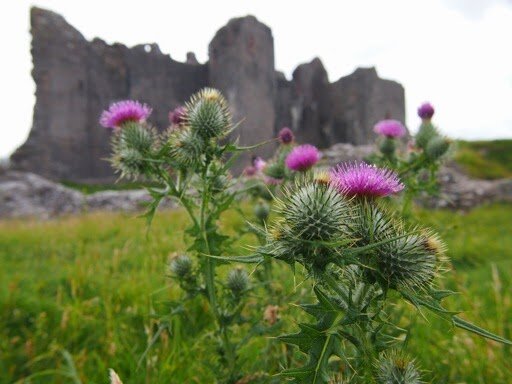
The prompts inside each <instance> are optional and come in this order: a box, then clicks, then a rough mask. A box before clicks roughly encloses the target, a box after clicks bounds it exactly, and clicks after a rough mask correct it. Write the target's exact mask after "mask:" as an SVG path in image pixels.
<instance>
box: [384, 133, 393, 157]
mask: <svg viewBox="0 0 512 384" xmlns="http://www.w3.org/2000/svg"><path fill="white" fill-rule="evenodd" d="M395 150H396V140H395V139H393V138H391V137H385V138H384V140H382V142H381V143H380V151H381V152H382V154H383V155H384V156H386V157H392V156H393V155H394V153H395Z"/></svg>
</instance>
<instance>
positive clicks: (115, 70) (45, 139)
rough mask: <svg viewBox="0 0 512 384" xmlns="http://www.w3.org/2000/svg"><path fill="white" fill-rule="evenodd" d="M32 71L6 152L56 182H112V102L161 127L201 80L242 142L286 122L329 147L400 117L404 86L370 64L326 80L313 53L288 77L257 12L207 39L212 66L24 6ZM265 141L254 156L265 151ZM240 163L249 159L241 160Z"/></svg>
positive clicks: (361, 139) (362, 139)
mask: <svg viewBox="0 0 512 384" xmlns="http://www.w3.org/2000/svg"><path fill="white" fill-rule="evenodd" d="M31 33H32V57H33V63H34V69H33V71H32V76H33V78H34V81H35V83H36V105H35V107H34V119H33V126H32V130H31V132H30V135H29V137H28V139H27V141H26V142H25V144H23V145H22V146H21V147H20V148H19V149H18V150H17V151H16V152H15V153H14V154H13V155H12V157H11V163H12V166H13V167H14V168H15V169H18V170H23V171H30V172H34V173H37V174H40V175H43V176H45V177H48V178H50V179H53V180H72V181H78V182H88V181H94V182H105V181H112V180H113V179H114V176H113V172H112V169H111V168H110V165H109V163H108V162H107V161H105V158H107V157H108V156H109V152H110V148H109V138H108V135H109V132H108V130H105V129H102V128H101V127H100V126H99V124H98V118H99V115H100V113H101V111H102V110H103V109H105V108H106V107H107V106H108V105H109V104H110V103H111V102H112V101H115V100H122V99H136V100H140V101H142V102H146V103H148V104H150V105H151V106H152V107H153V108H154V112H153V114H152V116H151V117H150V122H151V123H154V124H155V125H157V126H158V127H160V128H165V127H166V126H167V125H168V121H167V114H168V111H169V110H170V109H172V108H174V107H176V106H177V105H180V104H182V103H183V102H184V101H185V100H187V99H188V98H189V96H190V95H191V94H192V93H194V92H196V91H197V90H199V89H200V88H202V87H204V86H213V87H217V88H219V89H220V90H221V91H222V92H223V93H224V94H225V95H226V97H227V98H228V100H229V102H230V104H231V106H232V109H233V114H234V120H235V121H240V120H242V119H243V124H242V125H241V127H240V129H239V130H238V131H237V132H236V134H237V135H239V136H240V142H241V143H243V144H247V145H250V144H256V143H258V142H261V141H263V140H267V139H269V138H271V137H272V136H273V135H274V134H275V133H276V132H277V131H278V130H279V129H280V128H281V127H283V126H289V127H291V128H292V129H293V130H294V131H295V132H296V134H297V137H298V139H299V140H300V141H301V142H310V143H312V144H315V145H317V146H319V147H321V148H326V147H328V146H330V145H332V144H334V143H336V142H347V143H353V144H365V143H368V142H370V141H372V138H373V134H372V127H373V125H374V124H375V123H376V122H377V121H378V120H380V119H383V118H385V117H393V118H396V119H399V120H402V121H403V120H404V118H405V101H404V89H403V87H402V86H401V85H400V84H398V83H395V82H392V81H388V80H383V79H380V78H379V77H378V75H377V72H376V70H375V69H374V68H367V69H361V68H360V69H357V70H356V71H355V72H354V73H353V74H351V75H349V76H346V77H342V78H341V79H339V80H338V81H336V82H334V83H329V81H328V76H327V72H326V71H325V69H324V67H323V64H322V62H321V61H320V60H319V59H315V60H313V61H312V62H311V63H306V64H302V65H299V66H298V67H297V69H296V70H295V71H294V72H293V78H292V79H291V80H287V79H286V78H285V77H284V75H283V74H282V73H279V72H276V71H275V67H274V42H273V37H272V32H271V30H270V28H268V27H267V26H266V25H264V24H262V23H260V22H259V21H258V20H257V19H256V18H255V17H253V16H247V17H242V18H236V19H232V20H230V21H229V22H228V24H227V25H226V26H224V27H223V28H221V29H220V30H219V31H218V32H217V33H216V35H215V37H214V38H213V40H212V41H211V43H210V45H209V62H208V63H206V64H199V63H198V62H197V60H196V58H195V56H194V55H193V54H192V53H189V54H188V55H187V61H186V62H185V63H181V62H178V61H175V60H173V59H172V58H171V57H170V56H169V55H165V54H163V53H161V52H160V49H159V48H158V46H157V45H156V44H146V45H138V46H135V47H133V48H128V47H126V46H124V45H122V44H113V45H108V44H106V43H105V42H104V41H102V40H100V39H94V40H93V41H91V42H89V41H87V40H86V39H85V38H84V37H83V36H82V35H81V34H80V32H79V31H77V30H76V29H75V28H73V27H72V26H71V25H69V24H68V23H67V22H66V21H65V20H64V19H63V18H62V17H61V16H59V15H58V14H56V13H53V12H50V11H47V10H43V9H40V8H32V10H31ZM271 151H272V147H271V146H268V147H267V148H261V149H258V150H257V151H256V152H255V154H258V155H263V156H267V155H269V154H270V153H271ZM242 161H247V158H245V159H242Z"/></svg>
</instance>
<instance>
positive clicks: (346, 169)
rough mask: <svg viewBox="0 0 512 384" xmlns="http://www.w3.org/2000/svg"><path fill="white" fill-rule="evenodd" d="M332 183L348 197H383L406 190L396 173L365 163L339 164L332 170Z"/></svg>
mask: <svg viewBox="0 0 512 384" xmlns="http://www.w3.org/2000/svg"><path fill="white" fill-rule="evenodd" d="M331 183H332V185H333V186H334V187H336V188H337V189H338V190H339V191H340V193H343V194H344V195H347V196H367V197H381V196H389V195H393V194H395V193H398V192H400V191H401V190H402V189H404V185H403V184H402V183H401V182H400V179H399V178H398V175H397V174H396V173H395V172H394V171H392V170H390V169H386V168H377V167H376V166H374V165H369V164H366V163H364V162H361V163H355V162H354V163H344V164H339V165H338V166H337V167H336V168H334V169H332V170H331Z"/></svg>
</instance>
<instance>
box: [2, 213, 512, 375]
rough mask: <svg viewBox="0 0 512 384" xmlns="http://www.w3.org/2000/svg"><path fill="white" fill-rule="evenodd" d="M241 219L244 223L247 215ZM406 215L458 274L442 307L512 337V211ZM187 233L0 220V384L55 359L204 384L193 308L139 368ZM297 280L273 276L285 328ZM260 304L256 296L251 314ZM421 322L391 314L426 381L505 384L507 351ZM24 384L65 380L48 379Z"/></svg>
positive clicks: (293, 313) (285, 272) (200, 311)
mask: <svg viewBox="0 0 512 384" xmlns="http://www.w3.org/2000/svg"><path fill="white" fill-rule="evenodd" d="M244 211H245V212H247V213H250V211H251V208H250V207H248V206H246V207H245V208H244ZM414 214H415V216H416V217H417V218H418V219H419V220H421V221H422V222H424V223H425V224H426V225H430V226H432V227H433V228H434V229H436V231H438V232H439V233H440V234H441V235H442V237H443V238H444V239H445V241H446V244H447V248H448V249H449V254H450V256H452V260H453V263H454V266H455V269H454V271H453V272H452V273H450V274H446V275H445V278H444V279H443V280H442V286H443V288H444V289H450V290H454V291H460V292H461V293H462V294H461V295H457V296H453V298H452V299H451V300H450V303H449V304H450V306H449V308H450V309H452V308H457V309H460V310H463V311H464V314H463V316H464V318H466V319H468V320H470V321H472V322H476V323H479V324H481V325H483V326H485V327H486V328H488V329H491V330H493V331H495V332H496V333H499V334H503V335H511V334H512V324H511V323H510V321H509V319H510V318H511V316H512V295H511V292H512V274H511V273H510V271H511V270H512V269H511V268H512V261H511V257H512V253H511V251H510V250H511V249H512V239H511V238H510V236H508V232H507V228H508V227H507V226H508V225H509V222H510V215H511V214H512V206H510V205H492V206H486V207H480V208H476V209H475V210H473V211H471V212H469V213H457V212H452V211H424V210H415V211H414ZM243 224H244V221H243V219H242V218H240V216H239V215H238V214H237V213H236V212H234V211H230V212H227V213H226V214H224V215H223V220H222V224H221V227H222V230H223V231H224V232H225V233H227V234H229V235H231V234H236V232H237V228H238V227H240V226H241V225H243ZM186 225H187V224H186V213H185V212H184V211H183V210H175V211H170V212H163V213H161V214H160V215H158V216H157V217H155V219H154V223H153V227H152V231H151V234H150V237H149V238H148V237H146V233H145V229H144V227H143V226H141V225H140V221H139V220H136V219H135V218H134V217H133V216H127V215H124V214H120V213H95V214H88V215H83V216H75V217H64V218H60V219H56V220H51V221H37V220H33V219H31V220H23V221H22V220H8V221H0V243H1V244H2V247H0V263H1V265H2V269H0V308H1V311H0V382H2V383H13V382H16V381H18V380H20V381H21V382H23V378H27V377H28V376H30V375H31V374H34V373H36V372H40V371H42V370H46V369H56V370H66V369H67V367H68V366H67V365H66V362H65V360H64V358H63V355H62V354H61V353H60V352H59V351H61V350H64V349H66V350H68V351H69V353H70V355H71V358H72V360H73V361H74V363H75V366H76V370H77V372H78V375H79V378H80V380H81V381H82V382H83V383H105V382H106V380H107V370H108V368H109V367H113V368H115V369H116V371H117V372H118V373H119V375H120V377H121V378H122V379H123V382H124V384H140V383H142V382H150V383H154V384H158V383H184V382H190V383H208V382H212V381H213V378H212V374H211V372H210V371H209V370H208V368H207V366H206V365H205V364H204V362H205V361H211V356H212V353H214V346H212V345H208V344H207V343H201V342H198V340H199V337H200V333H201V332H202V331H200V330H201V329H204V327H207V328H208V327H209V326H211V323H209V319H210V318H211V317H210V315H208V312H207V309H206V308H205V306H204V305H203V304H202V303H201V301H199V300H195V301H193V302H191V305H189V306H188V307H187V309H186V310H185V311H184V312H183V313H181V314H179V316H176V317H174V319H173V320H172V321H171V322H170V323H169V326H168V327H166V328H164V329H163V331H161V332H160V333H159V334H158V336H156V339H155V340H156V342H155V343H154V345H153V347H152V348H151V349H150V350H148V351H147V353H146V354H145V355H144V357H143V358H142V359H141V360H140V358H141V356H143V353H144V351H145V350H146V347H147V345H148V343H149V341H151V339H153V338H154V337H155V335H156V332H157V331H158V329H159V328H160V325H161V324H162V321H161V320H159V319H158V317H155V316H154V314H155V313H159V312H164V311H165V309H166V308H168V304H169V303H171V302H174V301H177V300H179V298H180V296H181V290H180V288H179V286H178V283H177V282H175V281H173V280H171V281H169V280H168V279H167V278H166V276H165V273H164V272H163V270H162V265H164V264H165V263H166V262H167V261H168V260H169V254H170V253H171V254H172V253H174V252H179V251H181V250H183V249H184V248H185V244H184V243H183V239H182V235H181V233H182V231H183V230H184V228H185V227H186ZM497 239H499V240H497ZM248 242H250V243H253V244H254V238H253V237H251V236H249V235H247V236H244V237H243V238H242V239H240V240H239V241H238V242H237V244H235V245H234V247H235V250H238V252H241V251H243V248H244V246H245V245H246V244H247V243H248ZM300 272H301V271H300V269H299V270H297V272H296V273H297V276H296V283H295V284H297V287H296V289H294V279H293V278H291V277H290V272H289V268H288V267H284V266H283V265H279V264H276V265H275V266H274V276H275V281H274V285H275V288H276V290H278V291H280V292H291V295H292V296H287V297H285V296H284V295H283V300H282V301H283V304H281V305H280V323H281V328H282V329H291V328H292V327H295V325H294V324H296V323H297V322H299V323H300V322H304V321H306V320H307V317H308V315H307V314H306V313H305V312H303V311H302V309H301V308H299V307H296V306H295V305H293V303H295V302H297V301H306V302H308V301H310V300H311V301H312V299H313V297H312V296H311V294H310V290H309V289H307V288H306V287H305V286H304V284H300V285H299V283H300V282H301V281H302V277H301V273H300ZM164 287H167V288H164ZM163 288H164V289H163ZM260 300H261V298H260V296H259V295H258V296H253V297H251V298H250V301H249V303H248V306H249V307H251V306H253V305H256V304H257V302H258V301H260ZM289 303H291V304H292V305H290V304H289ZM424 315H425V318H424V317H422V316H421V315H419V314H417V313H415V312H414V311H412V310H411V308H410V306H408V305H400V306H397V307H396V308H394V310H393V311H392V312H391V313H390V316H391V318H392V319H393V322H395V323H396V324H398V325H399V326H400V327H401V328H404V329H409V331H410V337H409V338H408V341H407V349H408V351H409V353H410V354H411V355H413V356H416V359H417V363H418V365H419V366H420V367H421V368H424V369H425V371H426V372H425V371H424V375H426V377H424V379H428V380H432V381H433V382H435V383H439V384H445V383H446V384H448V383H454V382H465V383H468V384H478V383H496V384H506V383H508V382H509V378H510V375H512V364H511V361H512V360H511V359H510V349H509V348H504V347H502V346H500V345H499V344H497V343H495V342H488V341H486V340H484V339H479V338H477V337H474V336H472V335H471V334H469V333H465V332H461V331H460V332H459V331H455V330H454V329H450V328H449V327H447V326H446V325H447V324H446V322H445V321H444V320H442V319H440V318H437V317H436V316H431V315H429V314H428V313H425V314H424ZM142 330H144V331H142ZM482 356H484V357H485V358H482ZM242 358H243V359H244V361H246V362H247V363H246V367H247V370H248V371H250V372H262V371H263V370H266V372H267V373H268V375H270V376H271V375H273V374H275V373H277V372H278V370H279V364H283V365H284V366H289V365H293V366H296V365H297V363H298V361H300V358H301V356H300V355H299V354H298V353H297V354H295V353H292V351H289V352H287V351H286V350H285V349H281V348H278V347H277V345H275V344H274V345H272V346H271V347H270V348H268V346H267V341H266V340H265V339H259V338H253V339H252V340H251V341H250V343H249V345H247V346H246V348H245V349H244V353H243V356H242ZM139 360H140V364H139V366H138V368H137V369H136V367H137V363H138V361H139ZM267 377H268V376H267ZM31 382H32V383H37V384H39V383H62V384H64V383H70V382H72V381H71V380H69V379H68V378H67V377H65V376H60V375H58V374H54V375H51V376H44V377H38V378H34V379H32V380H31ZM277 382H280V381H279V380H278V381H277Z"/></svg>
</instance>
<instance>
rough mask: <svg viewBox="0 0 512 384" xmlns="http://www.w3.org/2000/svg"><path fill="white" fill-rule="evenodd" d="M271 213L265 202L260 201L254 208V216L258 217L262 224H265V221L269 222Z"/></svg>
mask: <svg viewBox="0 0 512 384" xmlns="http://www.w3.org/2000/svg"><path fill="white" fill-rule="evenodd" d="M269 213H270V207H269V205H268V204H267V203H265V202H264V201H259V202H258V203H257V204H256V205H255V206H254V216H256V217H257V218H258V220H260V221H261V222H264V221H265V220H267V218H268V215H269Z"/></svg>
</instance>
